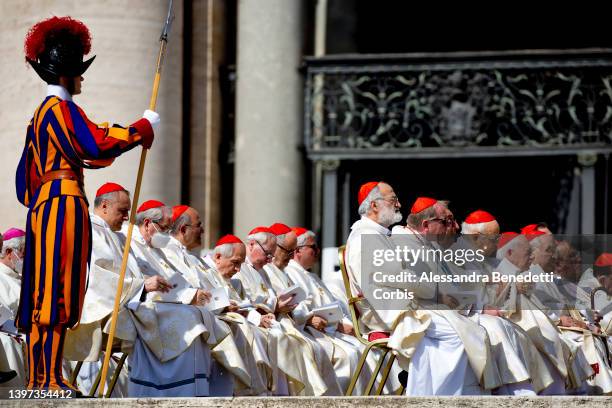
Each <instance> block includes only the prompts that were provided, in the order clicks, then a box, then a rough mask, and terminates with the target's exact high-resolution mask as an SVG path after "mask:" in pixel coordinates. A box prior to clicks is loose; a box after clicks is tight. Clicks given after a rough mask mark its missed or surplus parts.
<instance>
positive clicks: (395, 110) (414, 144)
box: [304, 49, 612, 159]
mask: <svg viewBox="0 0 612 408" xmlns="http://www.w3.org/2000/svg"><path fill="white" fill-rule="evenodd" d="M304 66H305V67H304V69H305V75H306V81H305V107H304V111H305V126H304V132H305V134H304V143H305V146H306V151H307V153H308V156H309V157H310V158H311V159H321V158H333V159H356V158H384V157H394V158H400V157H447V156H477V155H489V156H495V155H538V154H576V153H580V152H590V153H593V152H595V153H597V152H610V151H612V50H609V49H591V50H566V51H516V52H515V51H510V52H480V53H446V54H410V55H360V56H333V57H323V58H311V57H308V58H305V60H304Z"/></svg>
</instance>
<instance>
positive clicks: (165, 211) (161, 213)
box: [136, 207, 172, 227]
mask: <svg viewBox="0 0 612 408" xmlns="http://www.w3.org/2000/svg"><path fill="white" fill-rule="evenodd" d="M171 215H172V210H170V207H156V208H150V209H148V210H146V211H143V212H140V213H138V214H136V225H138V226H139V227H140V226H141V225H142V224H144V222H145V220H150V221H152V222H160V221H161V220H163V219H164V217H170V216H171Z"/></svg>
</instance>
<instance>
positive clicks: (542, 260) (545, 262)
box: [533, 235, 555, 272]
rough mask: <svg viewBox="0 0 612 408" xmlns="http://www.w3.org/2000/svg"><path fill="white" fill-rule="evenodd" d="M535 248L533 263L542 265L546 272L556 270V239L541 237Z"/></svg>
mask: <svg viewBox="0 0 612 408" xmlns="http://www.w3.org/2000/svg"><path fill="white" fill-rule="evenodd" d="M535 239H536V240H537V241H538V243H537V244H536V245H534V248H533V263H534V264H536V265H540V267H541V268H542V269H543V270H544V272H552V271H553V270H554V269H555V238H554V236H553V235H540V236H538V237H537V238H535Z"/></svg>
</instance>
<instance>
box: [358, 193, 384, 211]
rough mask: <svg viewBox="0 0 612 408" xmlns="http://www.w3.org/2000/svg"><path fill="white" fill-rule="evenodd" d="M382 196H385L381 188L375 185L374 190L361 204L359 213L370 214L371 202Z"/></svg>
mask: <svg viewBox="0 0 612 408" xmlns="http://www.w3.org/2000/svg"><path fill="white" fill-rule="evenodd" d="M381 198H383V196H382V194H381V192H380V188H378V186H376V187H374V188H373V189H372V191H370V194H368V195H367V197H366V198H365V200H363V201H362V202H361V204H359V210H358V212H359V215H368V214H369V213H370V204H372V202H374V201H376V200H379V199H381Z"/></svg>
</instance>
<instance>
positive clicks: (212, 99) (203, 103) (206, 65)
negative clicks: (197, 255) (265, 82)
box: [188, 0, 227, 248]
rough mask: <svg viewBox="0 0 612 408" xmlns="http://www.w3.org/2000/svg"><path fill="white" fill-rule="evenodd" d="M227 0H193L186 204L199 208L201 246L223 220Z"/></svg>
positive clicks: (212, 239)
mask: <svg viewBox="0 0 612 408" xmlns="http://www.w3.org/2000/svg"><path fill="white" fill-rule="evenodd" d="M225 19H226V2H225V0H205V1H204V0H203V1H195V2H192V24H193V33H192V36H191V40H192V65H191V69H190V73H191V104H190V133H191V134H190V152H189V157H190V172H189V181H188V182H189V203H188V204H189V205H191V206H192V207H194V208H196V209H197V210H198V211H199V212H200V218H201V220H202V223H203V224H204V231H205V232H204V240H203V246H204V248H210V247H212V246H214V244H215V242H216V240H217V239H218V238H219V236H220V234H221V231H220V221H221V212H222V211H223V208H221V199H220V198H221V172H220V166H219V155H218V152H219V145H220V143H221V137H222V136H223V135H222V112H221V110H222V98H221V85H220V78H219V67H220V66H221V65H223V64H225V59H226V52H225V49H226V37H227V26H226V23H225Z"/></svg>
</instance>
